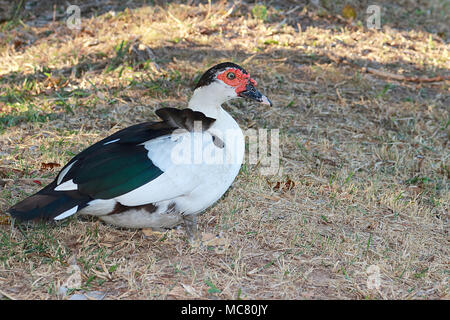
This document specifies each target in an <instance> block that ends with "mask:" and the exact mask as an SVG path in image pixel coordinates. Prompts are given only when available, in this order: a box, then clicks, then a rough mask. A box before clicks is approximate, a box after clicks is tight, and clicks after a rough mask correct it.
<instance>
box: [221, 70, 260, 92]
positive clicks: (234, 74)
mask: <svg viewBox="0 0 450 320" xmlns="http://www.w3.org/2000/svg"><path fill="white" fill-rule="evenodd" d="M217 79H219V80H222V81H223V82H225V83H226V84H227V85H229V86H232V87H234V88H235V91H236V94H239V93H241V92H242V91H245V90H246V87H247V84H249V83H251V84H252V85H253V86H256V85H257V83H256V81H255V80H253V79H252V78H250V75H249V74H246V73H243V72H242V71H241V70H239V69H234V68H228V69H227V70H225V71H224V72H222V73H220V74H219V75H218V76H217Z"/></svg>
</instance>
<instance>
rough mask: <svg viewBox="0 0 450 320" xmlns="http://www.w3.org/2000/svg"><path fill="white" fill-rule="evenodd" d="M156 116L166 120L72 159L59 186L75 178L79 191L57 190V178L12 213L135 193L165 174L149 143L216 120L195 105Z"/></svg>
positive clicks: (58, 209) (23, 215)
mask: <svg viewBox="0 0 450 320" xmlns="http://www.w3.org/2000/svg"><path fill="white" fill-rule="evenodd" d="M156 114H157V115H158V116H159V117H160V118H161V119H162V120H163V121H161V122H145V123H140V124H136V125H133V126H130V127H128V128H125V129H122V130H120V131H118V132H116V133H114V134H112V135H110V136H109V137H107V138H105V139H103V140H101V141H99V142H97V143H95V144H93V145H92V146H90V147H88V148H86V149H85V150H83V151H82V152H80V153H79V154H78V155H76V156H75V157H74V158H72V159H71V160H70V161H69V162H68V163H67V165H66V166H64V167H63V169H62V170H61V172H64V171H65V170H66V171H67V172H64V175H63V177H62V179H60V181H59V184H58V185H61V184H62V183H65V182H67V181H69V180H73V182H74V183H75V184H77V190H70V191H55V190H54V189H55V188H56V187H57V186H58V185H57V180H55V181H53V182H52V183H51V184H49V185H48V186H47V187H45V188H44V189H42V190H40V191H39V192H37V193H36V194H34V195H32V196H30V197H28V198H26V199H25V200H23V201H21V202H19V203H17V204H16V205H15V206H13V207H12V208H10V209H9V210H8V211H9V213H10V214H11V215H12V216H13V217H15V218H18V219H19V220H34V219H44V220H49V219H53V218H55V217H57V216H58V215H60V214H61V213H63V212H65V211H67V210H69V209H71V208H73V207H75V206H78V210H80V209H81V208H83V207H85V206H86V205H87V203H89V202H90V201H92V200H94V199H112V198H115V197H117V196H120V195H123V194H125V193H127V192H130V191H132V190H134V189H136V188H138V187H140V186H142V185H144V184H146V183H148V182H150V181H152V180H153V179H155V178H157V177H158V176H159V175H161V174H163V171H161V170H160V169H159V168H158V167H157V166H155V165H154V164H153V163H152V161H151V159H149V158H148V156H147V154H148V150H146V149H145V147H144V145H143V143H144V142H146V141H149V140H152V139H155V138H158V137H161V136H165V135H169V134H171V133H172V132H173V131H174V130H176V129H185V130H188V131H193V130H194V128H195V122H196V121H201V123H202V130H207V129H208V128H209V127H210V126H211V125H212V124H213V123H214V121H215V119H212V118H209V117H206V116H205V115H204V114H203V113H201V112H198V111H192V110H190V109H184V110H179V109H175V108H163V109H159V110H157V111H156ZM69 166H71V168H70V169H69V170H67V168H68V167H69ZM61 172H60V173H59V174H58V176H57V177H59V175H60V174H62V173H61Z"/></svg>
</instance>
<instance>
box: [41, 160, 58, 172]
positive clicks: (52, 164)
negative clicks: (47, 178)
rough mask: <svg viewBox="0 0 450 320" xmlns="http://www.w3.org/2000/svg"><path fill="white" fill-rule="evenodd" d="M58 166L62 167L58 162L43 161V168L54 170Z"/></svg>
mask: <svg viewBox="0 0 450 320" xmlns="http://www.w3.org/2000/svg"><path fill="white" fill-rule="evenodd" d="M57 167H61V165H60V164H59V163H56V162H46V163H41V170H52V169H54V168H57Z"/></svg>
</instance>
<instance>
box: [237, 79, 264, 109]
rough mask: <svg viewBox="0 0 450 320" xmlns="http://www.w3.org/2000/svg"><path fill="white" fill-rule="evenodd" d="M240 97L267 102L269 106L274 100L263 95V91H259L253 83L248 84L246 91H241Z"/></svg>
mask: <svg viewBox="0 0 450 320" xmlns="http://www.w3.org/2000/svg"><path fill="white" fill-rule="evenodd" d="M238 95H239V97H242V98H248V99H251V100H255V101H258V102H260V103H262V104H267V105H269V106H272V102H270V100H269V99H268V98H267V97H266V96H265V95H263V94H262V93H261V92H259V91H258V90H257V89H256V88H255V86H254V85H253V84H251V83H248V84H247V86H246V87H245V90H244V91H241V92H239V94H238Z"/></svg>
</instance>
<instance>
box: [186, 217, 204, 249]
mask: <svg viewBox="0 0 450 320" xmlns="http://www.w3.org/2000/svg"><path fill="white" fill-rule="evenodd" d="M183 222H184V227H185V229H186V235H187V238H188V240H189V243H190V244H191V246H193V247H200V246H201V238H200V234H199V232H198V227H197V216H196V215H194V214H191V215H187V216H184V217H183Z"/></svg>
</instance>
